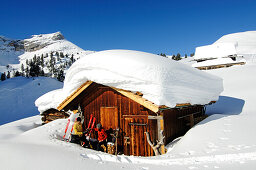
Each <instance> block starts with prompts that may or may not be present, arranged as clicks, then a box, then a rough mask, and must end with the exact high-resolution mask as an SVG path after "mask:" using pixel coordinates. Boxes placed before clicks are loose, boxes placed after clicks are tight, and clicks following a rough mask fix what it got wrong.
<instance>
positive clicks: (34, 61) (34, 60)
mask: <svg viewBox="0 0 256 170" xmlns="http://www.w3.org/2000/svg"><path fill="white" fill-rule="evenodd" d="M32 62H33V63H36V55H34V57H33V60H32Z"/></svg>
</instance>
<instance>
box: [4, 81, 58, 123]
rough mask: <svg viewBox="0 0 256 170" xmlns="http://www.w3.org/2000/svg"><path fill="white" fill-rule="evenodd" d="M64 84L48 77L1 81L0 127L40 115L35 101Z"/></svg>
mask: <svg viewBox="0 0 256 170" xmlns="http://www.w3.org/2000/svg"><path fill="white" fill-rule="evenodd" d="M62 86H63V83H61V82H59V81H57V80H56V79H52V78H48V77H37V78H25V77H15V78H11V79H8V80H5V81H0V94H1V95H0V125H2V124H4V123H8V122H12V121H15V120H18V119H22V118H25V117H30V116H34V115H39V112H38V110H37V107H36V106H35V104H34V102H35V100H36V99H37V98H38V97H39V96H41V95H43V94H44V93H47V92H49V91H51V90H54V89H58V88H61V87H62Z"/></svg>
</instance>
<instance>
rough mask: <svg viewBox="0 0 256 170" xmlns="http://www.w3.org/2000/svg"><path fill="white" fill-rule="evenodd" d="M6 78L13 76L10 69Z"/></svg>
mask: <svg viewBox="0 0 256 170" xmlns="http://www.w3.org/2000/svg"><path fill="white" fill-rule="evenodd" d="M6 78H7V79H9V78H11V73H10V71H8V72H7V76H6Z"/></svg>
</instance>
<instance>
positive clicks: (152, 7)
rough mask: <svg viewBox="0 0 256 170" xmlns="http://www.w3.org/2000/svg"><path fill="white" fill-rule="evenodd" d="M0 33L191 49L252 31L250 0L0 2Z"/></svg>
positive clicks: (95, 46) (155, 49)
mask: <svg viewBox="0 0 256 170" xmlns="http://www.w3.org/2000/svg"><path fill="white" fill-rule="evenodd" d="M0 9H1V10H0V35H4V36H6V37H9V38H15V39H24V38H29V37H30V36H31V35H33V34H41V33H52V32H56V31H61V32H62V33H63V35H64V36H65V38H66V39H68V40H69V41H71V42H73V43H74V44H76V45H78V46H79V47H81V48H83V49H88V50H96V51H100V50H107V49H130V50H139V51H145V52H151V53H156V54H157V53H166V54H177V53H178V52H179V53H181V54H182V55H184V54H185V53H187V54H190V53H193V52H194V50H195V47H197V46H202V45H208V44H211V43H213V42H214V41H216V40H217V39H219V38H220V37H221V36H223V35H225V34H229V33H235V32H241V31H249V30H256V10H255V9H256V1H255V0H173V1H172V0H169V1H167V0H166V1H164V0H154V1H153V0H70V1H65V0H61V1H57V0H56V1H55V0H33V1H26V0H8V1H6V0H2V1H1V3H0Z"/></svg>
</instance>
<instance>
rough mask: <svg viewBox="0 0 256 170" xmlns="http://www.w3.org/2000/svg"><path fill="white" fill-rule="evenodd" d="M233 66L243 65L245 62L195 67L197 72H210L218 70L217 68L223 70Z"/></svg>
mask: <svg viewBox="0 0 256 170" xmlns="http://www.w3.org/2000/svg"><path fill="white" fill-rule="evenodd" d="M233 65H245V62H239V63H228V64H219V65H212V66H200V67H196V68H197V69H199V70H211V69H218V68H223V67H231V66H233Z"/></svg>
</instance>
